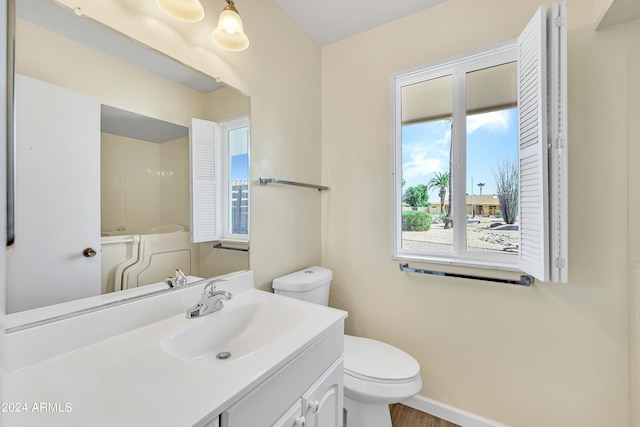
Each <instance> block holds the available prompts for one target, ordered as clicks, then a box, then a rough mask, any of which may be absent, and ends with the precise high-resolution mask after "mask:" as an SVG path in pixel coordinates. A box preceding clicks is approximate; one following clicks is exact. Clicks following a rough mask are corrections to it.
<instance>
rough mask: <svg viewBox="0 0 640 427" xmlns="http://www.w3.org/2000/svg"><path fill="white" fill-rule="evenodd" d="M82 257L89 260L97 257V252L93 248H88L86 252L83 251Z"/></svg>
mask: <svg viewBox="0 0 640 427" xmlns="http://www.w3.org/2000/svg"><path fill="white" fill-rule="evenodd" d="M82 255H83V256H85V257H87V258H91V257H94V256H96V251H95V250H94V249H93V248H86V249H85V250H84V251H82Z"/></svg>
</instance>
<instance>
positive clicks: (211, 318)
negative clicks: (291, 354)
mask: <svg viewBox="0 0 640 427" xmlns="http://www.w3.org/2000/svg"><path fill="white" fill-rule="evenodd" d="M234 303H235V301H234V300H232V301H229V302H226V303H225V307H224V308H222V310H220V311H217V312H215V313H211V314H208V315H206V316H203V317H200V318H195V319H185V322H186V324H185V325H184V326H183V327H182V328H180V329H179V330H178V331H176V332H174V333H172V334H171V335H170V336H168V337H166V338H164V339H162V340H161V342H160V346H161V347H162V348H163V349H164V350H165V351H166V352H167V353H169V354H171V355H172V356H175V357H177V358H179V359H182V360H185V361H197V360H210V361H213V362H218V363H220V361H227V360H237V359H239V358H241V357H243V356H246V355H248V354H251V353H253V352H255V351H257V350H259V349H260V348H262V347H264V346H265V345H267V344H270V343H273V342H274V341H275V340H277V339H278V338H279V337H281V336H282V335H284V334H285V333H286V332H287V331H289V330H291V327H292V325H296V324H298V323H299V322H300V321H301V320H302V319H303V317H304V312H303V311H302V310H301V309H299V308H297V307H292V306H291V305H287V304H282V303H279V302H275V301H268V302H267V301H265V300H262V301H255V302H251V303H248V304H239V305H234Z"/></svg>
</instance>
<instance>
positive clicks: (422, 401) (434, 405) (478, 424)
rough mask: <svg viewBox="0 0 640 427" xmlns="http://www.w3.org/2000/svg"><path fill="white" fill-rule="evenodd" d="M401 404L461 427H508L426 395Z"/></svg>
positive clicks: (417, 396)
mask: <svg viewBox="0 0 640 427" xmlns="http://www.w3.org/2000/svg"><path fill="white" fill-rule="evenodd" d="M402 404H403V405H407V406H409V407H411V408H413V409H417V410H418V411H422V412H426V413H427V414H430V415H433V416H435V417H438V418H442V419H443V420H446V421H449V422H451V423H454V424H458V425H460V426H462V427H508V426H507V425H505V424H501V423H499V422H496V421H492V420H489V419H487V418H483V417H481V416H478V415H475V414H472V413H470V412H467V411H464V410H462V409H458V408H456V407H453V406H450V405H447V404H446V403H442V402H438V401H437V400H433V399H429V398H428V397H424V396H420V395H416V396H414V397H412V398H410V399H407V400H405V401H404V402H402Z"/></svg>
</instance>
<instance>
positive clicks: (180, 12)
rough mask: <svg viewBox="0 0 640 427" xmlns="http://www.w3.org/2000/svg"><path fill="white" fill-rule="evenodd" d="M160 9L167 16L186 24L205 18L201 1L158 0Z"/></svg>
mask: <svg viewBox="0 0 640 427" xmlns="http://www.w3.org/2000/svg"><path fill="white" fill-rule="evenodd" d="M156 3H158V7H159V8H160V9H161V10H162V11H163V12H164V13H166V14H167V15H169V16H170V17H172V18H175V19H177V20H179V21H184V22H198V21H200V20H201V19H202V18H203V17H204V8H203V7H202V4H200V0H156Z"/></svg>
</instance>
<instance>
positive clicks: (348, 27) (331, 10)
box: [275, 0, 446, 46]
mask: <svg viewBox="0 0 640 427" xmlns="http://www.w3.org/2000/svg"><path fill="white" fill-rule="evenodd" d="M444 1H446V0H321V1H319V0H275V2H276V3H278V4H279V5H280V7H282V9H284V11H285V12H286V13H287V14H288V15H289V16H290V17H291V18H293V20H294V21H295V22H296V23H297V24H298V25H299V26H300V27H302V29H303V30H304V31H305V32H306V33H307V34H309V36H311V38H312V39H313V40H315V41H316V43H318V44H319V45H320V46H326V45H329V44H331V43H335V42H337V41H340V40H343V39H346V38H348V37H351V36H354V35H356V34H359V33H362V32H364V31H367V30H370V29H372V28H375V27H379V26H380V25H384V24H386V23H388V22H391V21H395V20H397V19H400V18H404V17H405V16H409V15H412V14H414V13H416V12H420V11H421V10H424V9H428V8H430V7H432V6H435V5H437V4H439V3H443V2H444Z"/></svg>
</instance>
